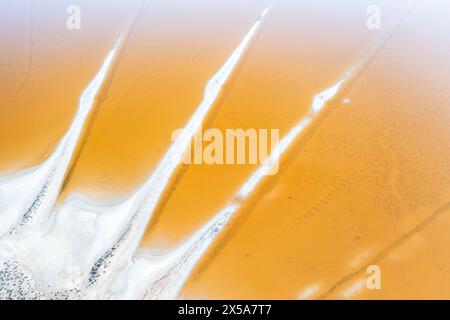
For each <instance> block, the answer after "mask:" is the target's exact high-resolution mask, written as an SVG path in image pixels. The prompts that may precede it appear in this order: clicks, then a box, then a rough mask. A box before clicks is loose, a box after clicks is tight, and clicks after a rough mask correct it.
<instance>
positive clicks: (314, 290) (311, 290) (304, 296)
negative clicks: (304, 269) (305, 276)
mask: <svg viewBox="0 0 450 320" xmlns="http://www.w3.org/2000/svg"><path fill="white" fill-rule="evenodd" d="M322 288H323V285H322V284H314V285H312V286H309V287H308V288H306V289H305V290H303V291H302V292H301V293H300V295H299V297H298V298H299V300H310V299H312V298H314V297H315V296H317V294H318V293H319V292H320V290H321V289H322Z"/></svg>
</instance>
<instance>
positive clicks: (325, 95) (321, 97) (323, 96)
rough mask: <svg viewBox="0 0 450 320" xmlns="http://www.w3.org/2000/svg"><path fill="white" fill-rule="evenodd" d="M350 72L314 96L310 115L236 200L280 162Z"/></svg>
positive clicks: (283, 140)
mask: <svg viewBox="0 0 450 320" xmlns="http://www.w3.org/2000/svg"><path fill="white" fill-rule="evenodd" d="M350 75H351V72H348V73H347V74H346V75H345V76H344V77H343V78H342V79H341V80H339V81H338V82H337V83H336V84H334V85H333V86H331V87H330V88H328V89H326V90H324V91H322V92H321V93H319V94H317V95H316V96H314V98H313V101H312V105H311V110H310V113H309V114H308V115H307V116H305V117H304V118H303V119H302V120H300V122H299V123H298V124H297V125H296V126H295V127H294V128H293V129H291V131H290V132H289V133H288V135H286V136H285V137H284V138H283V139H282V140H281V141H280V143H279V144H278V145H277V147H276V148H275V150H274V151H273V152H272V153H271V155H270V157H269V159H268V160H267V161H266V162H265V163H264V164H263V165H262V166H261V167H260V168H259V169H258V170H256V172H255V173H254V174H253V175H252V176H251V177H250V179H248V180H247V182H245V183H244V185H243V186H242V187H241V189H240V190H239V192H238V194H237V199H244V198H246V197H248V195H249V194H250V193H251V192H252V191H253V190H254V189H255V188H256V186H257V185H258V184H259V183H260V182H261V180H262V179H263V178H264V176H266V175H268V173H269V172H270V171H271V168H272V166H273V165H274V164H275V163H276V162H278V161H279V160H280V157H281V156H282V155H283V153H284V152H285V151H286V150H287V149H288V148H289V146H290V145H291V144H292V142H293V141H294V140H295V139H296V138H297V137H298V136H299V135H300V134H301V133H302V132H303V131H304V129H305V128H306V127H307V126H308V125H309V124H310V123H311V122H312V121H314V118H315V117H316V116H317V114H318V113H319V112H320V111H321V110H322V109H323V107H324V106H325V104H326V103H327V102H328V101H329V100H330V99H332V98H333V97H334V96H335V95H336V94H337V93H338V92H339V89H340V88H341V86H342V85H343V84H344V82H345V81H347V79H348V78H349V77H350Z"/></svg>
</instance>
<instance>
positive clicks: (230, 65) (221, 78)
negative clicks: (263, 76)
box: [128, 7, 269, 255]
mask: <svg viewBox="0 0 450 320" xmlns="http://www.w3.org/2000/svg"><path fill="white" fill-rule="evenodd" d="M268 10H269V7H268V8H266V9H265V10H264V15H265V14H267V12H268ZM261 18H262V17H259V18H258V20H257V21H256V22H255V23H254V24H253V26H252V27H251V28H250V30H249V31H248V32H247V34H246V35H245V36H244V38H243V39H242V41H241V42H240V44H239V45H238V47H237V48H236V49H235V50H234V51H233V52H232V54H231V55H230V57H229V58H228V59H227V61H226V62H225V63H224V65H223V66H222V67H221V68H220V69H219V70H218V71H217V73H216V74H215V75H214V76H213V77H212V78H211V79H210V80H209V81H208V83H207V85H206V88H205V92H204V97H203V101H202V102H201V103H200V105H199V106H198V107H197V110H196V111H195V112H194V114H193V115H192V117H191V119H190V120H189V121H188V122H187V124H186V125H185V127H184V129H183V130H182V132H181V133H180V134H179V135H178V136H177V138H176V139H175V141H174V142H173V143H172V145H171V146H170V147H169V150H168V151H167V152H166V154H165V155H164V157H163V159H162V161H161V162H160V163H159V165H158V167H157V168H156V170H155V171H154V172H153V174H152V175H151V177H150V179H149V180H147V182H146V183H145V184H144V185H143V187H142V188H141V189H140V190H139V191H138V192H137V193H136V194H135V198H134V199H135V200H134V201H136V202H137V203H139V212H140V213H142V214H141V215H140V216H139V217H138V221H137V222H136V223H135V225H136V226H137V227H136V230H134V231H133V238H134V240H133V241H132V244H131V245H130V250H128V255H132V254H133V253H134V252H135V251H136V249H137V247H138V246H139V242H140V239H141V237H142V235H143V233H144V232H145V229H146V226H147V223H148V221H149V219H150V218H151V215H152V213H153V211H154V209H155V207H156V205H157V203H158V201H159V199H160V197H161V195H162V193H163V192H164V190H165V189H166V187H167V184H168V182H169V180H170V178H171V177H172V175H173V173H174V172H175V170H176V168H177V167H178V165H179V164H180V162H181V159H182V156H183V154H184V152H185V151H186V150H187V149H188V148H189V146H190V144H191V139H192V137H193V136H194V135H195V133H196V132H197V130H199V129H200V128H201V126H202V123H203V121H204V120H205V117H206V115H207V114H208V112H209V110H210V109H211V107H212V105H213V104H214V102H215V101H216V99H217V97H218V95H219V93H220V91H221V89H222V87H223V85H224V84H225V82H226V81H227V80H228V78H229V76H230V75H231V73H232V72H233V70H234V69H235V67H236V65H237V63H238V62H239V59H240V58H241V56H242V54H243V53H244V51H245V49H246V48H247V47H248V45H249V43H250V41H251V40H252V38H253V37H254V35H255V34H256V32H257V30H258V28H259V27H260V25H261V23H262V20H261Z"/></svg>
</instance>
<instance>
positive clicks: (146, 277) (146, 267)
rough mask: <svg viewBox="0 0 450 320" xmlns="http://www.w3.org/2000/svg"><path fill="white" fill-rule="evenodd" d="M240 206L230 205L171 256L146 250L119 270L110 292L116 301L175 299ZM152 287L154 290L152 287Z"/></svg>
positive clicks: (172, 252)
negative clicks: (192, 271)
mask: <svg viewBox="0 0 450 320" xmlns="http://www.w3.org/2000/svg"><path fill="white" fill-rule="evenodd" d="M236 210H237V206H235V205H229V206H228V207H226V208H225V209H223V210H222V211H221V212H219V214H217V215H216V216H215V217H214V218H213V219H211V221H210V222H209V223H207V224H206V225H205V226H203V227H202V228H201V229H200V230H199V231H197V232H196V233H195V235H193V236H192V237H191V238H190V239H188V240H187V241H186V242H184V243H183V244H181V245H180V246H179V247H178V248H177V249H175V250H172V251H171V252H169V253H167V254H156V253H154V252H151V251H142V252H140V253H139V254H137V255H136V257H135V259H134V260H135V261H134V263H133V264H129V265H128V266H127V267H126V268H125V269H123V270H121V271H119V272H118V273H117V275H116V277H115V281H114V282H113V284H112V286H111V287H110V289H109V295H110V296H109V297H110V298H113V299H138V298H142V297H145V298H147V299H174V298H176V297H177V295H178V293H179V291H180V290H181V288H182V286H183V285H184V283H185V282H186V280H187V278H188V276H189V274H190V271H191V270H192V268H193V267H194V265H195V263H196V262H197V261H198V260H199V259H200V258H201V256H202V255H203V254H204V252H205V251H206V250H207V249H208V247H209V246H210V245H211V243H212V241H213V240H214V239H215V237H216V236H217V235H218V234H219V232H220V231H221V230H222V229H223V228H224V227H225V225H226V224H227V221H228V220H229V218H230V217H231V216H232V215H233V214H234V213H235V212H236ZM149 284H151V285H150V288H149Z"/></svg>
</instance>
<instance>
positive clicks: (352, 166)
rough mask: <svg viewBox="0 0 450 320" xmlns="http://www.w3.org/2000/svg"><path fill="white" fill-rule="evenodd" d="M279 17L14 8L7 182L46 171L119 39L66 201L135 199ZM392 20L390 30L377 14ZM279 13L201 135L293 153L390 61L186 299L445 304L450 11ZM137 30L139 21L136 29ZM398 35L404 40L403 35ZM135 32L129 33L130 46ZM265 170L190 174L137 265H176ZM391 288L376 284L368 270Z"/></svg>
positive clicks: (182, 175) (254, 2)
mask: <svg viewBox="0 0 450 320" xmlns="http://www.w3.org/2000/svg"><path fill="white" fill-rule="evenodd" d="M267 3H269V1H258V0H251V1H245V2H243V1H238V0H233V1H215V2H211V1H207V0H189V1H163V0H160V1H147V2H144V3H143V5H142V6H141V7H140V9H139V12H138V13H137V16H136V19H135V20H130V12H133V10H136V8H137V6H138V1H135V2H123V1H112V2H108V4H107V5H106V4H105V3H102V2H101V1H81V2H80V1H79V6H80V8H81V14H82V15H81V18H82V20H81V21H82V25H81V29H80V30H68V29H67V28H66V19H67V14H66V12H65V10H66V8H67V6H68V5H70V4H72V2H70V1H66V2H61V1H46V2H37V1H22V2H15V1H9V2H4V3H2V8H7V9H8V10H2V11H1V13H0V17H1V19H0V26H1V28H0V43H1V44H2V49H1V50H0V84H1V85H0V96H1V97H2V98H1V99H2V103H1V104H0V155H1V156H0V172H2V173H10V172H15V171H17V170H20V169H23V168H27V167H29V166H31V165H35V164H37V163H40V162H41V161H42V160H44V159H45V157H46V155H48V154H49V153H50V152H51V151H52V150H53V148H54V147H55V145H56V144H57V142H58V141H59V139H61V137H62V135H63V134H64V132H65V131H66V130H67V128H68V126H69V124H70V121H71V120H72V117H73V115H74V112H75V110H76V107H77V105H78V98H79V96H80V94H81V92H82V91H83V89H84V88H85V87H86V85H87V84H88V82H89V81H90V80H91V78H92V77H93V75H94V74H95V73H96V71H97V70H98V68H99V65H100V64H101V62H102V60H103V59H104V56H105V55H106V53H107V52H108V51H109V50H110V49H111V47H112V45H113V44H114V42H115V40H116V39H117V37H118V36H120V35H123V34H125V33H126V34H125V36H126V41H125V45H124V47H122V48H121V49H120V55H119V58H118V59H117V61H116V62H115V66H114V68H113V70H112V71H111V72H110V74H109V75H108V81H107V82H106V84H105V86H104V88H103V91H102V94H101V96H100V97H98V99H97V102H96V105H95V108H94V112H93V114H92V115H91V117H90V119H89V123H88V125H87V127H86V128H85V131H84V134H83V138H82V140H81V142H80V144H79V146H78V150H77V154H76V157H75V158H74V159H73V162H72V165H71V169H70V171H69V174H68V176H67V179H66V181H65V184H64V190H63V193H62V195H61V197H60V202H62V201H64V200H65V199H66V197H67V196H69V195H72V194H75V193H84V194H88V195H90V196H91V197H97V198H99V199H101V200H104V201H109V200H110V199H114V198H115V197H125V196H127V195H129V194H130V193H131V192H132V191H133V190H135V189H136V188H138V187H139V186H140V185H141V184H142V183H143V182H144V181H145V180H146V179H147V178H148V176H149V175H150V174H151V173H152V172H153V170H154V169H155V167H156V165H157V164H158V162H159V161H160V160H161V158H162V156H163V155H164V153H165V151H166V150H167V148H168V146H169V145H170V143H171V134H172V132H173V131H174V130H176V129H178V128H181V127H183V126H184V125H185V123H186V122H187V120H188V119H189V118H190V116H191V115H192V113H193V112H194V111H195V109H196V107H197V106H198V104H199V103H200V101H201V100H202V98H203V92H204V88H205V85H206V82H207V81H208V79H209V78H210V77H211V76H212V75H213V74H214V73H215V72H216V71H217V70H218V69H219V68H220V66H221V65H222V64H223V63H224V62H225V60H226V59H227V58H228V56H229V55H230V54H231V52H232V51H233V49H234V48H235V47H236V46H237V45H238V44H239V42H240V41H241V39H242V37H243V36H244V35H245V34H246V33H247V31H248V30H249V29H250V27H251V25H252V24H253V23H254V21H255V19H256V18H257V17H258V15H259V13H260V12H261V10H262V8H264V7H265V5H267ZM372 4H377V5H379V6H380V8H381V9H382V16H381V18H382V20H381V21H382V25H381V29H380V30H369V29H368V28H367V27H366V19H367V13H366V9H367V7H368V6H370V5H372ZM412 4H413V1H406V0H405V1H396V2H395V3H393V2H392V1H375V2H373V1H342V2H339V3H336V1H331V0H330V1H327V0H321V1H308V2H306V1H303V2H301V1H288V0H284V1H283V0H280V1H276V2H275V4H274V7H273V9H272V10H271V12H270V14H269V16H268V17H267V18H266V19H265V20H264V22H263V26H262V28H261V29H260V30H259V31H258V34H257V36H256V37H255V38H254V40H253V41H252V43H251V46H250V48H249V49H248V50H246V52H245V53H244V56H243V57H242V59H241V61H240V63H239V65H238V67H237V69H236V70H235V72H234V73H233V74H232V75H231V77H230V79H229V81H228V82H227V83H226V86H225V88H224V89H223V91H222V93H221V95H220V97H219V98H218V100H217V101H216V103H215V104H214V106H213V108H212V112H210V114H209V115H208V117H207V120H206V121H205V123H204V129H206V128H218V129H221V130H225V129H236V128H244V129H248V128H257V129H259V128H264V129H279V130H280V135H281V137H283V136H284V135H286V134H287V133H288V132H289V130H290V129H291V128H292V127H293V126H294V125H295V124H296V123H298V121H299V120H300V119H301V118H302V117H304V116H305V115H306V114H307V113H308V111H309V110H310V107H311V102H312V99H313V97H314V96H315V95H316V94H318V93H319V92H321V91H322V90H324V89H326V88H329V87H330V86H332V85H333V84H334V83H336V81H338V80H339V79H340V78H341V77H342V76H343V75H344V74H345V72H346V71H347V70H349V69H350V68H351V67H352V66H353V65H355V64H356V63H357V62H358V61H360V60H361V57H362V56H363V55H364V52H366V50H367V49H368V48H371V46H373V45H374V43H376V42H377V41H378V40H380V39H386V41H385V43H384V44H383V46H382V47H381V48H380V49H379V51H377V52H376V54H375V55H374V56H373V57H372V58H371V60H370V63H369V64H368V65H367V66H366V67H365V68H363V70H361V72H360V73H359V74H358V77H356V78H355V80H354V81H353V82H352V83H351V85H349V86H348V88H346V92H345V94H344V95H343V96H342V97H340V98H342V99H349V101H348V102H346V103H344V102H343V101H342V100H339V101H333V106H332V108H331V109H330V111H329V112H328V113H326V114H325V115H324V116H323V117H320V118H318V119H317V121H316V123H315V125H314V126H313V127H312V128H311V129H309V130H308V131H307V132H306V133H305V134H304V135H302V136H301V137H300V138H299V139H298V140H296V141H295V143H294V145H292V147H291V148H290V149H289V151H288V153H287V154H286V155H285V156H283V157H282V159H281V163H280V171H279V172H278V174H277V175H275V176H273V177H268V178H267V179H265V180H264V181H263V183H262V185H260V186H259V187H258V189H257V190H255V192H254V193H253V194H252V196H251V197H250V198H248V199H246V200H245V201H244V204H243V207H242V208H241V209H240V210H239V211H238V213H237V214H236V216H235V218H234V219H233V221H232V223H231V224H230V225H229V226H228V227H227V228H226V229H225V230H224V232H223V233H222V234H221V235H220V236H219V237H218V238H217V239H216V240H215V242H214V244H213V246H212V247H211V248H210V250H209V251H208V252H207V253H206V255H205V256H204V257H203V258H202V260H201V261H200V262H199V263H198V264H197V266H196V268H195V270H194V272H193V273H192V275H191V277H190V279H189V280H188V282H187V283H186V285H185V287H184V289H183V291H182V293H181V295H180V296H181V297H183V298H276V299H277V298H289V299H297V298H305V297H311V298H317V297H319V298H449V297H450V296H449V294H448V292H450V291H449V289H450V277H449V274H450V265H449V264H448V261H449V259H450V256H449V254H448V253H447V250H446V247H447V246H446V243H447V241H446V240H449V239H448V236H447V234H448V233H447V232H446V230H447V229H446V228H448V226H449V223H450V222H449V219H450V218H448V216H447V215H446V214H447V213H448V212H447V211H446V210H447V207H446V203H447V201H448V199H450V193H449V192H450V190H449V186H450V185H449V184H450V178H449V177H450V161H449V160H450V148H449V147H448V146H449V141H448V138H447V137H448V136H449V132H448V130H449V129H448V123H449V120H450V119H449V118H450V111H449V110H450V109H449V108H448V107H449V101H450V99H449V94H450V93H449V90H448V83H449V78H448V77H449V76H448V75H449V74H450V73H449V71H450V63H449V62H448V54H449V48H450V40H449V38H448V32H449V30H450V22H449V21H448V20H446V19H445V18H444V17H445V14H444V13H446V14H447V15H448V13H450V6H449V5H447V4H446V2H445V1H438V0H433V1H418V2H417V4H416V5H414V6H413V7H412V10H410V11H408V10H409V8H410V7H411V5H412ZM131 16H133V15H132V14H131ZM397 25H398V27H396V26H397ZM124 30H127V31H126V32H125V31H124ZM257 168H258V166H257V165H205V164H203V165H186V166H181V167H180V168H179V170H178V171H177V173H176V176H175V177H174V179H172V181H171V184H170V186H169V187H168V189H167V190H166V193H165V194H164V195H163V197H162V198H161V200H160V203H159V205H158V207H157V209H156V212H155V213H154V216H153V219H152V220H151V221H150V223H149V226H148V229H147V233H146V235H145V237H144V239H143V241H142V248H143V249H153V250H162V251H164V250H170V249H172V248H174V247H175V246H177V245H178V244H180V243H181V242H182V241H183V240H185V239H187V238H188V237H189V236H190V235H191V234H193V233H194V232H195V231H196V230H198V228H199V227H201V226H202V225H203V224H205V223H206V222H207V221H208V220H209V219H210V218H212V217H213V216H214V215H215V214H216V213H217V212H219V211H220V210H221V209H222V208H223V207H225V206H226V205H227V203H228V202H229V201H230V200H231V199H233V197H234V195H235V194H236V192H237V191H238V190H239V188H240V186H241V185H242V184H243V183H244V182H245V181H246V180H247V179H248V177H249V176H250V175H251V174H252V173H253V172H254V171H255V170H256V169H257ZM372 264H376V265H378V266H379V267H380V268H381V272H382V278H381V279H382V289H381V290H368V289H367V288H366V286H365V280H366V278H367V274H366V269H367V266H369V265H372Z"/></svg>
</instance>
